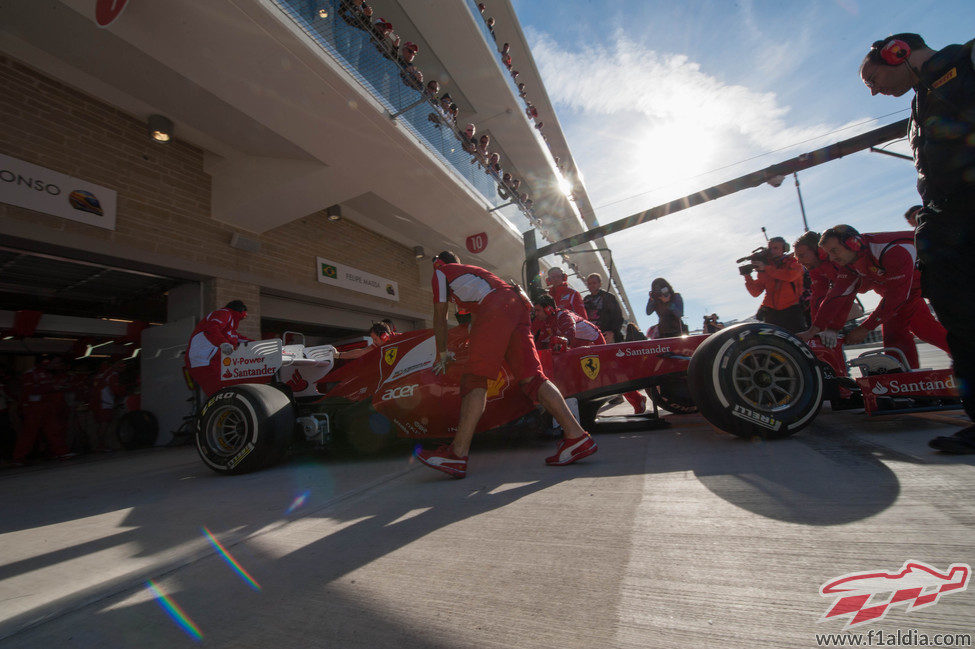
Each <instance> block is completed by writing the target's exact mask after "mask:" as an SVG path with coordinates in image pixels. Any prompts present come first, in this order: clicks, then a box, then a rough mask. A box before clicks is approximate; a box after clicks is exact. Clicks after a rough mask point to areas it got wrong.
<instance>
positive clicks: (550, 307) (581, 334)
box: [534, 294, 647, 415]
mask: <svg viewBox="0 0 975 649" xmlns="http://www.w3.org/2000/svg"><path fill="white" fill-rule="evenodd" d="M534 322H535V323H538V326H539V327H540V328H539V330H538V332H537V333H536V334H535V343H536V347H538V348H539V349H545V348H548V349H552V350H555V351H565V350H566V349H575V348H576V347H588V346H590V345H605V344H606V339H605V338H604V337H603V334H602V332H601V331H599V327H597V326H596V325H595V324H593V323H592V322H589V321H588V320H586V319H584V318H580V317H579V316H578V315H576V314H575V313H574V312H572V311H569V310H568V309H561V308H559V307H557V306H555V300H553V299H552V296H551V295H547V294H546V295H540V296H538V298H536V300H535V320H534ZM623 396H624V397H626V400H627V401H628V402H629V403H630V405H631V406H633V412H634V414H637V415H638V414H640V413H641V412H643V411H645V410H646V409H647V398H646V397H645V396H643V395H642V394H640V393H639V392H626V393H624V394H623Z"/></svg>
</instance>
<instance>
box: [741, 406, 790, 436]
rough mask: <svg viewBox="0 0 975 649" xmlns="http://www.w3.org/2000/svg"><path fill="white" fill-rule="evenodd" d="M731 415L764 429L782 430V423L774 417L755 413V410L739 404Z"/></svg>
mask: <svg viewBox="0 0 975 649" xmlns="http://www.w3.org/2000/svg"><path fill="white" fill-rule="evenodd" d="M731 414H732V415H734V416H735V417H738V418H739V419H744V420H745V421H749V422H751V423H753V424H755V425H757V426H761V427H762V428H768V429H769V430H778V429H780V428H782V422H781V421H779V420H778V419H775V418H774V417H769V416H768V415H763V414H762V413H760V412H755V411H754V410H749V409H748V408H742V407H741V406H739V405H738V404H737V403H736V404H735V407H734V409H732V411H731Z"/></svg>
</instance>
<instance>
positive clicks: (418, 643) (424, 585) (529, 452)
mask: <svg viewBox="0 0 975 649" xmlns="http://www.w3.org/2000/svg"><path fill="white" fill-rule="evenodd" d="M924 347H925V348H926V346H924ZM932 359H933V360H932ZM943 362H944V359H943V358H942V357H939V356H938V353H937V352H936V350H931V349H930V348H926V349H923V352H922V364H923V365H925V366H934V367H937V366H944V365H943ZM626 410H627V406H626V405H625V404H624V405H622V406H617V407H616V408H615V411H616V412H619V413H620V414H622V413H625V412H626ZM671 421H672V423H673V426H672V427H671V428H669V429H663V430H656V431H644V432H640V431H637V432H617V433H605V434H601V435H598V436H597V441H598V442H599V445H600V451H599V453H597V454H596V455H595V456H593V457H592V458H591V459H589V460H585V461H583V462H580V463H579V464H577V465H574V466H569V467H547V466H544V465H543V463H542V459H543V457H544V456H545V455H547V454H548V453H549V452H550V451H551V448H552V447H553V446H554V444H553V443H552V442H548V441H546V442H539V441H535V440H525V439H521V440H498V439H494V440H489V439H482V438H479V439H476V440H475V443H474V448H473V451H474V452H473V455H472V460H471V465H470V472H469V476H468V478H467V479H466V480H462V481H453V480H449V479H447V478H445V477H441V475H440V474H439V473H436V472H433V471H431V470H429V469H427V468H425V467H423V466H419V465H417V464H415V463H412V462H410V461H409V459H408V452H409V449H408V448H407V449H403V450H402V452H401V453H398V454H393V455H390V456H387V457H383V458H379V459H368V460H356V459H350V458H344V459H343V458H338V459H335V458H332V459H330V458H298V459H295V460H292V461H291V462H289V463H287V464H284V465H281V466H278V467H274V468H273V469H270V470H266V471H262V472H258V473H254V474H249V475H245V476H238V477H221V476H217V475H216V474H213V473H211V472H210V471H209V470H208V469H206V468H205V467H204V466H203V464H202V463H201V462H200V461H199V460H198V459H197V457H196V454H195V451H194V449H193V448H192V447H182V448H176V449H154V450H149V451H144V452H137V453H129V454H125V455H121V454H120V455H118V456H116V457H112V458H110V459H104V460H99V461H85V460H82V461H79V462H68V463H65V464H62V465H57V466H45V467H41V468H36V469H33V470H31V469H27V470H15V471H9V470H8V471H3V472H0V647H3V648H6V647H99V648H101V649H106V648H112V647H167V648H168V647H180V646H187V647H189V646H196V645H199V646H212V647H269V646H281V647H326V646H327V647H343V648H345V647H369V648H374V647H387V646H397V647H556V646H558V647H570V648H571V647H641V648H644V647H814V646H816V642H815V634H817V633H829V632H839V631H841V629H842V626H843V624H842V621H841V620H835V619H834V620H828V621H824V622H817V620H818V619H819V618H820V617H821V616H822V615H823V614H824V613H825V612H826V611H827V609H828V608H829V607H830V606H831V605H832V603H833V600H832V599H828V598H824V597H822V596H820V595H819V588H820V586H821V585H822V584H824V583H825V582H827V581H828V580H830V579H832V578H834V577H838V576H840V575H844V574H846V573H851V572H859V571H866V570H884V571H888V572H894V571H896V570H898V569H900V568H901V566H902V565H903V564H904V562H905V561H907V560H920V561H924V562H926V563H928V564H930V565H932V566H933V567H935V568H938V569H942V570H944V569H946V568H947V567H948V566H949V564H952V563H968V564H970V565H971V564H975V548H973V543H972V540H973V538H975V499H973V496H975V478H973V476H975V471H973V467H975V457H973V456H959V457H952V456H946V455H941V454H938V453H936V452H934V451H932V450H930V449H928V448H927V446H926V443H927V440H928V439H930V438H931V437H933V436H935V435H938V434H946V433H950V432H952V431H953V430H955V429H956V428H957V427H958V426H959V425H962V424H963V423H964V422H965V420H964V418H963V416H962V414H961V413H960V411H952V412H947V413H945V412H942V413H925V414H916V415H901V416H889V417H881V418H874V419H868V418H867V417H865V416H864V415H863V414H862V413H854V412H837V413H832V412H830V411H829V410H828V409H827V410H824V411H823V412H822V414H821V415H820V417H819V418H818V419H817V420H816V422H815V423H814V424H813V425H812V426H811V427H810V428H808V429H806V430H804V431H802V432H801V433H799V434H798V435H796V436H795V437H793V438H790V439H787V440H781V441H778V442H768V443H765V442H749V441H745V440H740V439H737V438H733V437H731V436H729V435H726V434H723V433H720V432H718V431H716V430H714V429H713V428H712V427H710V426H709V425H708V424H707V423H706V422H705V421H704V420H703V419H702V418H701V417H699V416H696V415H691V416H683V417H673V418H671ZM302 494H307V496H306V499H305V500H304V501H303V502H300V501H296V498H298V497H300V496H301V495H302ZM291 507H294V509H293V511H290V512H289V511H288V510H289V508H291ZM203 528H206V529H207V530H209V531H210V532H211V533H212V534H213V535H214V537H216V538H217V539H218V540H219V541H220V543H221V544H222V545H223V546H224V547H225V548H226V549H227V550H228V551H229V552H230V553H231V554H232V555H233V557H234V558H235V559H236V561H237V562H238V563H239V564H240V566H241V567H242V568H243V569H244V570H246V571H247V573H248V574H249V575H250V576H251V577H252V578H253V580H254V581H255V582H256V583H257V584H259V585H260V588H259V589H256V588H254V587H253V586H251V585H250V584H249V583H248V582H247V581H246V580H245V579H244V578H243V577H242V576H241V575H240V574H239V573H237V572H236V571H235V570H234V568H232V567H231V565H230V564H229V563H228V562H227V561H225V560H224V559H222V558H221V556H220V555H219V553H218V552H217V551H216V550H215V549H214V546H213V545H212V544H211V543H210V542H209V541H207V540H206V538H205V537H204V532H203ZM150 579H151V580H152V583H153V584H155V585H156V588H157V590H158V592H161V593H164V594H166V595H167V596H168V597H169V598H170V600H171V601H172V602H175V604H177V605H178V606H179V607H180V608H181V609H182V611H183V612H184V613H185V615H186V616H187V617H188V618H189V619H190V620H192V622H193V624H194V625H195V627H196V628H197V629H198V630H199V632H200V634H201V638H200V639H199V640H198V641H194V639H193V638H192V637H191V635H190V633H188V632H186V631H184V630H183V629H182V628H181V627H180V626H179V625H177V623H176V622H175V621H174V620H173V619H171V618H170V617H169V616H168V615H167V613H166V612H165V611H164V609H163V607H162V606H161V605H160V602H159V600H158V599H156V598H155V597H154V594H153V591H151V590H150V588H149V587H148V585H147V584H148V582H149V580H150ZM973 607H975V588H971V589H970V590H968V591H964V592H955V593H952V594H949V595H944V596H943V597H942V599H941V600H940V601H939V602H938V603H937V604H936V605H933V606H929V607H927V608H923V609H920V610H916V611H912V612H906V610H905V607H904V606H903V605H900V606H896V607H893V608H891V609H890V612H889V613H888V614H887V616H886V618H884V620H883V621H881V622H879V623H876V624H871V625H867V626H866V627H861V629H859V630H861V631H864V632H866V631H868V630H870V629H877V630H885V631H887V632H893V631H895V630H897V629H902V630H906V629H911V628H914V629H918V630H919V631H921V632H926V633H932V634H933V633H975V629H973V625H972V623H971V620H972V619H973Z"/></svg>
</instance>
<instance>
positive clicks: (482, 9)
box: [477, 2, 487, 13]
mask: <svg viewBox="0 0 975 649" xmlns="http://www.w3.org/2000/svg"><path fill="white" fill-rule="evenodd" d="M486 8H487V7H485V6H484V3H483V2H478V3H477V10H478V11H480V12H481V13H484V10H485V9H486Z"/></svg>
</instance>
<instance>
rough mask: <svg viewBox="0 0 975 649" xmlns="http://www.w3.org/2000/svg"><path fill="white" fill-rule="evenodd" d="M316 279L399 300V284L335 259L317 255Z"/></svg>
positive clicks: (351, 289) (352, 289) (359, 291)
mask: <svg viewBox="0 0 975 649" xmlns="http://www.w3.org/2000/svg"><path fill="white" fill-rule="evenodd" d="M318 281H319V282H321V283H323V284H331V285H332V286H338V287H339V288H346V289H349V290H350V291H356V292H358V293H368V294H369V295H375V296H376V297H384V298H386V299H387V300H394V301H396V302H399V284H397V283H396V282H394V281H393V280H391V279H386V278H385V277H380V276H378V275H373V274H372V273H367V272H366V271H364V270H359V269H358V268H353V267H352V266H347V265H345V264H340V263H338V262H337V261H331V260H329V259H322V258H321V257H318Z"/></svg>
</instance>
